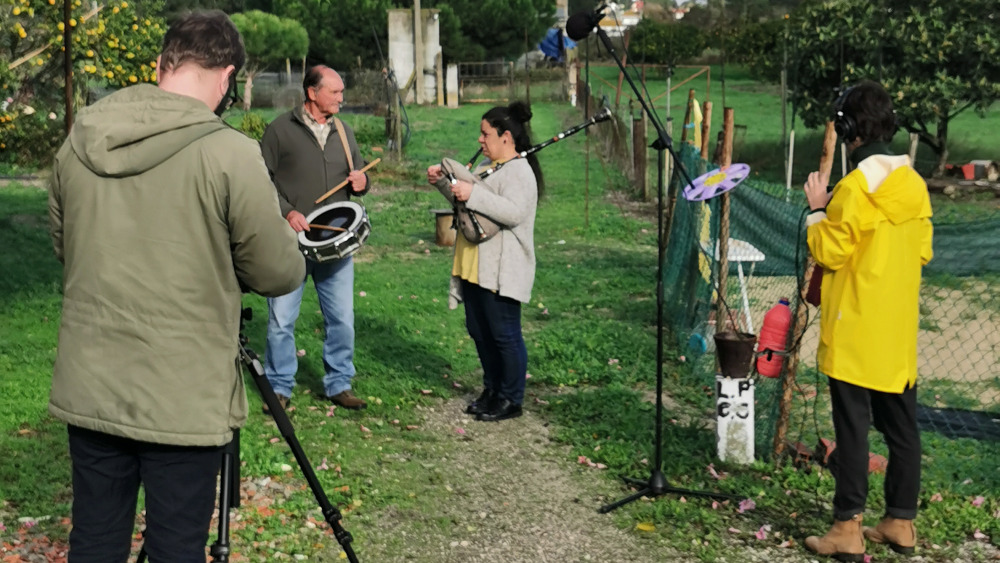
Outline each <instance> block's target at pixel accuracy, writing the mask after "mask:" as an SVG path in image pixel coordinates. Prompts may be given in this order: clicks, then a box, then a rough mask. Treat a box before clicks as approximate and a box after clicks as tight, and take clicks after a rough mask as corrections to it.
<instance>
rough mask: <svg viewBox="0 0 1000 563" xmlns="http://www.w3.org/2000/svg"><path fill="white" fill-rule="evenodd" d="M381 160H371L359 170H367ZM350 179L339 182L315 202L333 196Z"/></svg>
mask: <svg viewBox="0 0 1000 563" xmlns="http://www.w3.org/2000/svg"><path fill="white" fill-rule="evenodd" d="M379 162H382V159H381V158H376V159H375V160H373V161H371V162H369V163H368V164H367V165H365V167H364V168H362V169H361V170H358V172H367V171H368V169H369V168H371V167H372V166H375V165H376V164H378V163H379ZM349 181H350V180H344V181H343V182H341V183H339V184H337V185H336V186H334V187H333V189H332V190H330V191H328V192H326V193H325V194H323V195H321V196H319V199H317V200H316V201H314V202H313V203H319V202H321V201H323V200H324V199H326V198H328V197H330V196H332V195H333V194H334V193H336V191H337V190H339V189H340V188H343V187H344V186H346V185H347V182H349Z"/></svg>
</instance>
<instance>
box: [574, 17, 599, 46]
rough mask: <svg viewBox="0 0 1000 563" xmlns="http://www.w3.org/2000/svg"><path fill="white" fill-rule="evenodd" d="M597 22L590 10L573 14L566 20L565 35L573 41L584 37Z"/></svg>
mask: <svg viewBox="0 0 1000 563" xmlns="http://www.w3.org/2000/svg"><path fill="white" fill-rule="evenodd" d="M598 21H600V20H598ZM597 23H598V22H596V21H594V14H592V13H590V12H580V13H578V14H573V15H572V16H570V17H569V19H568V20H566V35H567V36H569V38H570V39H572V40H573V41H579V40H581V39H585V38H586V37H587V36H588V35H590V32H591V31H592V30H593V29H594V26H595V25H597Z"/></svg>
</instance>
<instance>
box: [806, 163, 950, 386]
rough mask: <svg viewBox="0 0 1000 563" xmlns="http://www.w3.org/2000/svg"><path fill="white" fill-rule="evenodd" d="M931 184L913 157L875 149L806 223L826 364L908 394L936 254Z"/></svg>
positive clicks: (838, 373)
mask: <svg viewBox="0 0 1000 563" xmlns="http://www.w3.org/2000/svg"><path fill="white" fill-rule="evenodd" d="M931 214H932V213H931V203H930V198H929V197H928V195H927V185H926V184H925V183H924V180H923V178H921V177H920V175H919V174H917V172H916V171H915V170H914V169H913V168H912V167H911V166H910V163H909V158H908V157H906V156H888V155H874V156H870V157H868V158H866V159H864V160H863V161H861V163H860V164H858V167H857V169H855V170H854V171H853V172H851V173H850V174H848V175H847V176H845V177H844V178H843V179H842V180H841V181H840V182H839V183H838V184H837V186H836V187H835V188H834V190H833V197H832V198H831V200H830V203H829V204H828V205H827V209H826V212H825V213H823V212H819V213H813V214H811V215H810V216H809V218H808V220H807V225H808V231H807V232H808V235H807V240H808V243H809V250H810V252H811V253H812V255H813V257H814V258H815V259H816V262H818V263H819V265H821V266H822V267H823V268H824V270H825V274H824V276H823V284H822V297H821V305H820V315H821V322H820V344H819V358H818V360H819V361H818V363H819V370H820V371H821V372H822V373H824V374H826V375H828V376H829V377H832V378H834V379H838V380H840V381H844V382H847V383H851V384H854V385H857V386H860V387H864V388H867V389H873V390H876V391H883V392H887V393H901V392H902V391H903V390H904V389H905V388H906V386H907V384H910V385H913V384H915V383H916V379H917V329H918V323H919V313H920V311H919V307H920V306H919V300H920V272H921V267H922V266H923V265H924V264H927V262H929V261H930V259H931V257H932V256H933V251H932V250H931V239H932V237H933V227H932V226H931V221H930V217H931Z"/></svg>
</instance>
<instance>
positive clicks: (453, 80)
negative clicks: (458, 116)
mask: <svg viewBox="0 0 1000 563" xmlns="http://www.w3.org/2000/svg"><path fill="white" fill-rule="evenodd" d="M446 74H447V78H445V80H446V89H447V91H448V93H447V97H448V107H450V108H457V107H458V65H457V64H454V63H452V64H450V65H448V71H447V73H446Z"/></svg>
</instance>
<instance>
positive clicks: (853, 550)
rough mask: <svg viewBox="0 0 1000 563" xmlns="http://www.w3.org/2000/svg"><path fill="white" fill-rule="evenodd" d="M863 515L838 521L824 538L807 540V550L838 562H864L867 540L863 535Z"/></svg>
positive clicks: (809, 538)
mask: <svg viewBox="0 0 1000 563" xmlns="http://www.w3.org/2000/svg"><path fill="white" fill-rule="evenodd" d="M861 518H862V517H861V515H860V514H855V515H854V516H853V517H851V519H850V520H844V521H840V520H837V521H835V522H834V523H833V527H832V528H830V531H829V532H827V533H826V535H825V536H823V537H817V536H809V537H808V538H806V542H805V544H806V549H808V550H809V551H812V552H813V553H815V554H817V555H828V556H830V557H833V558H834V559H836V560H838V561H864V560H865V538H864V536H863V535H862V534H861Z"/></svg>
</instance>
